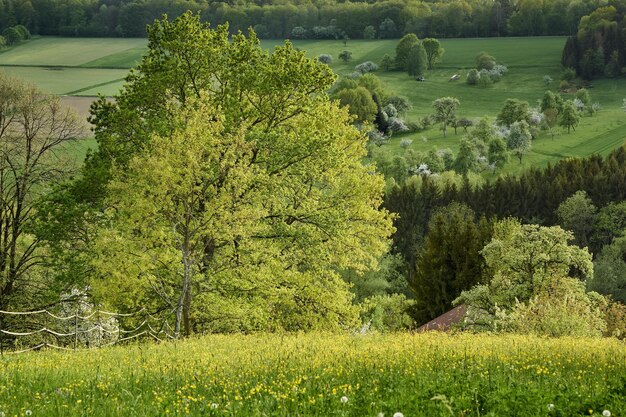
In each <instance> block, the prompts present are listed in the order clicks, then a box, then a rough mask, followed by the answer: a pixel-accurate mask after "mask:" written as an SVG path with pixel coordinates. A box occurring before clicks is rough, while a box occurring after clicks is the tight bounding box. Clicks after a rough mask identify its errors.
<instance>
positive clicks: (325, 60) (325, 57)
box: [317, 54, 333, 65]
mask: <svg viewBox="0 0 626 417" xmlns="http://www.w3.org/2000/svg"><path fill="white" fill-rule="evenodd" d="M317 60H318V61H319V62H321V63H322V64H326V65H330V64H332V63H333V57H332V56H331V55H329V54H320V56H318V57H317Z"/></svg>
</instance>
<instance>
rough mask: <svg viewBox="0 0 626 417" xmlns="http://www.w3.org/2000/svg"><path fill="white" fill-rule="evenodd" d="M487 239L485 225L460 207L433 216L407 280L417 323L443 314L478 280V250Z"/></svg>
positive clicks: (488, 231)
mask: <svg viewBox="0 0 626 417" xmlns="http://www.w3.org/2000/svg"><path fill="white" fill-rule="evenodd" d="M490 238H491V228H490V225H489V224H488V222H486V221H485V220H484V219H483V220H481V221H477V220H476V215H475V213H474V211H473V210H471V209H470V208H469V207H467V206H465V205H463V204H459V203H452V204H451V205H449V206H447V207H445V208H441V209H440V210H438V211H437V212H435V213H434V214H433V216H432V218H431V219H430V221H429V223H428V234H427V235H426V238H425V241H424V245H423V246H422V248H421V250H420V251H419V254H418V257H417V260H416V262H415V264H414V265H413V266H412V268H414V273H413V275H412V277H411V279H410V280H409V288H410V289H411V291H412V292H413V294H414V296H415V300H416V306H415V310H414V312H413V317H414V319H415V321H416V322H417V323H418V324H420V323H424V322H427V321H429V320H431V319H433V318H435V317H437V316H438V315H440V314H442V313H445V312H446V311H447V310H449V309H450V308H451V307H452V301H453V300H454V299H455V298H456V297H458V295H460V294H461V291H464V290H468V289H469V288H471V287H472V286H473V285H475V284H477V283H478V282H480V281H481V277H482V275H483V259H482V256H481V254H480V250H481V249H482V248H483V247H484V246H485V244H486V243H487V242H488V241H489V240H490Z"/></svg>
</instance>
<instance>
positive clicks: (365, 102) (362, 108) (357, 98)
mask: <svg viewBox="0 0 626 417" xmlns="http://www.w3.org/2000/svg"><path fill="white" fill-rule="evenodd" d="M337 98H338V99H339V102H340V103H341V105H342V106H348V109H349V110H350V114H352V115H354V116H355V117H356V118H357V121H359V122H361V123H371V122H373V121H374V118H375V117H376V109H377V107H376V103H375V102H374V100H372V94H371V93H370V92H369V91H368V90H367V89H366V88H365V87H360V86H359V87H356V88H352V89H344V90H341V91H339V93H337Z"/></svg>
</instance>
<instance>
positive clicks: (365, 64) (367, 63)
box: [354, 61, 378, 74]
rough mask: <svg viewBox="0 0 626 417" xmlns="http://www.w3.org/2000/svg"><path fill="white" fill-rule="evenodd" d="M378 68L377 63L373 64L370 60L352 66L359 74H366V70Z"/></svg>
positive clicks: (372, 70) (370, 70)
mask: <svg viewBox="0 0 626 417" xmlns="http://www.w3.org/2000/svg"><path fill="white" fill-rule="evenodd" d="M377 69H378V65H376V64H374V63H373V62H372V61H365V62H363V63H362V64H359V65H357V66H356V67H354V70H355V71H356V72H359V73H361V74H367V73H368V72H374V71H376V70H377Z"/></svg>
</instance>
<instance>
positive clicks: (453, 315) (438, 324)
mask: <svg viewBox="0 0 626 417" xmlns="http://www.w3.org/2000/svg"><path fill="white" fill-rule="evenodd" d="M466 312H467V306H466V305H465V304H461V305H459V306H456V307H454V308H453V309H452V310H450V311H447V312H445V313H443V314H442V315H441V316H439V317H437V318H434V319H432V320H431V321H429V322H428V323H426V324H423V325H421V326H420V327H419V328H418V329H417V331H418V332H426V331H429V330H438V331H446V330H449V329H450V327H452V326H453V325H455V324H459V323H460V322H461V321H462V320H463V317H465V313H466Z"/></svg>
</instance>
